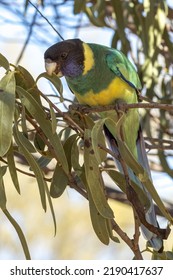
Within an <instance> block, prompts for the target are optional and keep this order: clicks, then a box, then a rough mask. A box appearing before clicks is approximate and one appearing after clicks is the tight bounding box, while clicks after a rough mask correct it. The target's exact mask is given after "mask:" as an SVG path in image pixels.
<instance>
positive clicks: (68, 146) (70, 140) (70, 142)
mask: <svg viewBox="0 0 173 280" xmlns="http://www.w3.org/2000/svg"><path fill="white" fill-rule="evenodd" d="M77 137H78V134H72V135H70V136H69V137H68V138H67V139H66V141H65V143H64V146H63V148H64V152H65V155H66V158H67V161H68V166H69V170H71V168H72V152H71V150H72V146H73V143H74V141H76V138H77Z"/></svg>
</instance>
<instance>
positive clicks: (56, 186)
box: [50, 163, 68, 198]
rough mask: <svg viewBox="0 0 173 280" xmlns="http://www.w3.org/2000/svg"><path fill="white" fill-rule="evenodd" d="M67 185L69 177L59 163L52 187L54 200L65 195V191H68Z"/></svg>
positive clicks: (51, 191)
mask: <svg viewBox="0 0 173 280" xmlns="http://www.w3.org/2000/svg"><path fill="white" fill-rule="evenodd" d="M67 184H68V177H67V176H66V174H65V173H64V171H63V169H62V167H61V166H60V165H59V163H57V165H56V167H55V170H54V173H53V177H52V182H51V186H50V195H51V197H53V198H57V197H60V196H61V195H62V194H63V192H64V190H65V189H66V187H67Z"/></svg>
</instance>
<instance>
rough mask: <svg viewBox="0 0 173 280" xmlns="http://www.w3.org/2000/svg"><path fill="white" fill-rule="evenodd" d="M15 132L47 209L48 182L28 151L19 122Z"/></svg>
mask: <svg viewBox="0 0 173 280" xmlns="http://www.w3.org/2000/svg"><path fill="white" fill-rule="evenodd" d="M13 134H14V138H15V141H16V143H17V144H18V146H19V149H20V150H21V152H22V154H23V155H24V157H25V158H26V160H27V162H28V164H29V165H30V167H31V169H32V171H33V172H34V174H35V177H36V180H37V183H38V187H39V192H40V198H41V203H42V207H43V209H44V210H45V211H46V196H45V189H46V182H45V180H44V178H43V173H42V171H41V169H40V167H39V165H38V163H37V162H36V160H35V159H34V157H33V155H32V154H31V153H30V152H29V151H28V149H27V147H26V146H25V142H24V141H23V139H24V136H23V134H22V133H21V132H20V131H18V128H17V124H15V126H14V129H13Z"/></svg>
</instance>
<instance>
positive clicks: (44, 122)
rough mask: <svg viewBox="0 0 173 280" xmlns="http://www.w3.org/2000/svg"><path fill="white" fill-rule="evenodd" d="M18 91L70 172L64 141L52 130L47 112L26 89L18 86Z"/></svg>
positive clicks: (63, 165)
mask: <svg viewBox="0 0 173 280" xmlns="http://www.w3.org/2000/svg"><path fill="white" fill-rule="evenodd" d="M17 92H18V94H20V95H21V96H22V97H23V98H22V103H23V104H24V106H25V107H26V108H27V110H28V111H29V113H30V114H31V115H32V116H33V117H34V118H35V119H36V121H37V122H38V123H39V125H40V128H41V129H42V131H43V132H44V134H45V135H46V136H47V138H48V139H49V141H50V144H51V145H52V147H53V148H54V153H55V156H56V159H57V160H58V162H59V163H60V164H61V165H62V168H63V169H64V171H65V172H66V173H67V174H68V163H67V159H66V156H65V152H64V149H63V146H62V143H61V141H60V139H59V136H58V134H57V133H54V134H53V132H52V126H51V122H50V120H48V119H47V117H46V114H45V112H44V110H43V108H42V107H41V106H40V105H39V104H38V103H37V102H36V100H35V99H34V98H33V97H32V96H31V95H30V94H29V93H28V92H27V91H25V90H24V89H22V88H20V87H17Z"/></svg>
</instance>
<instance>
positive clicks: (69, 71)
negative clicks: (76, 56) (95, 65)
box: [62, 61, 83, 78]
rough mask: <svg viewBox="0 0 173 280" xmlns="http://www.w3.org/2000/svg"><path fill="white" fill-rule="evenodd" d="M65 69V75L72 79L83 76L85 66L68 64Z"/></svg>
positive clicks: (63, 71)
mask: <svg viewBox="0 0 173 280" xmlns="http://www.w3.org/2000/svg"><path fill="white" fill-rule="evenodd" d="M63 68H64V69H62V73H63V75H64V76H67V77H72V78H73V77H74V78H75V77H77V76H79V75H81V74H82V71H83V66H82V65H80V66H79V64H75V63H74V62H73V61H71V62H68V64H67V65H65V67H63Z"/></svg>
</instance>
